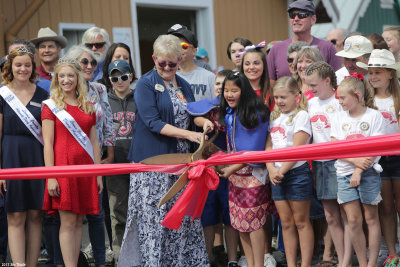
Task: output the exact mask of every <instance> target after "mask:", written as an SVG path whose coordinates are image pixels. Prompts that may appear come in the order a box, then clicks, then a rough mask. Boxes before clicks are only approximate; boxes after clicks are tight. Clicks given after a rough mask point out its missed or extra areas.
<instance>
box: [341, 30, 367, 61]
mask: <svg viewBox="0 0 400 267" xmlns="http://www.w3.org/2000/svg"><path fill="white" fill-rule="evenodd" d="M373 49H374V48H373V46H372V43H371V41H370V40H368V39H367V38H365V37H364V36H361V35H354V36H350V37H349V38H347V39H346V41H344V47H343V50H342V51H339V52H337V53H336V56H338V57H346V58H356V57H360V56H362V55H365V54H369V53H371V52H372V50H373Z"/></svg>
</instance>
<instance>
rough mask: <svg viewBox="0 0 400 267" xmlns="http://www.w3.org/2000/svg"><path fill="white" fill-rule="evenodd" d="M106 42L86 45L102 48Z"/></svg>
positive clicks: (86, 44) (87, 44)
mask: <svg viewBox="0 0 400 267" xmlns="http://www.w3.org/2000/svg"><path fill="white" fill-rule="evenodd" d="M105 44H106V42H101V43H85V46H86V47H87V48H89V49H92V48H93V46H94V47H96V49H100V48H102V47H103V46H104V45H105Z"/></svg>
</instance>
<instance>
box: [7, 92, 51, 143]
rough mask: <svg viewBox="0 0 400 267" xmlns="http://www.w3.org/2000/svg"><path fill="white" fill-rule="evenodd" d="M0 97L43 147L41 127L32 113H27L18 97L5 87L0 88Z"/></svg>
mask: <svg viewBox="0 0 400 267" xmlns="http://www.w3.org/2000/svg"><path fill="white" fill-rule="evenodd" d="M0 95H1V96H2V97H3V98H4V100H5V101H6V102H7V104H8V105H9V106H10V107H11V108H12V109H13V110H14V112H15V113H16V114H17V115H18V117H19V118H20V119H21V121H22V123H23V124H25V126H26V127H27V128H28V130H29V131H30V132H31V133H32V135H33V136H34V137H35V138H36V139H37V140H38V141H39V142H40V143H41V144H42V145H43V136H42V126H40V123H39V122H38V121H37V120H36V119H35V117H33V115H32V113H30V112H29V110H28V109H27V108H26V107H25V106H24V104H22V102H21V101H20V100H19V99H18V97H17V96H16V95H15V94H14V93H13V92H12V91H11V90H10V88H8V87H7V86H3V87H1V88H0Z"/></svg>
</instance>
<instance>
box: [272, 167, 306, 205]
mask: <svg viewBox="0 0 400 267" xmlns="http://www.w3.org/2000/svg"><path fill="white" fill-rule="evenodd" d="M271 190H272V198H273V199H274V200H275V201H278V200H295V201H301V200H309V199H311V198H312V195H313V180H312V175H311V170H310V166H309V165H308V162H306V163H304V164H303V165H301V166H299V167H296V168H294V169H291V170H289V171H288V172H287V173H286V174H285V176H284V177H283V179H282V182H281V183H280V184H278V185H276V186H275V185H273V184H271Z"/></svg>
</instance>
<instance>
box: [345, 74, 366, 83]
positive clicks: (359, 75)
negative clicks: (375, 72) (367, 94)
mask: <svg viewBox="0 0 400 267" xmlns="http://www.w3.org/2000/svg"><path fill="white" fill-rule="evenodd" d="M349 77H354V78H357V79H360V80H362V81H364V75H363V74H362V73H361V72H359V73H357V72H353V73H352V74H350V75H349V76H344V78H345V79H346V78H349Z"/></svg>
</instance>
